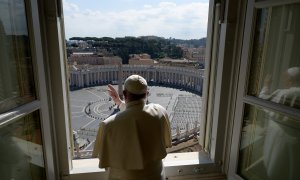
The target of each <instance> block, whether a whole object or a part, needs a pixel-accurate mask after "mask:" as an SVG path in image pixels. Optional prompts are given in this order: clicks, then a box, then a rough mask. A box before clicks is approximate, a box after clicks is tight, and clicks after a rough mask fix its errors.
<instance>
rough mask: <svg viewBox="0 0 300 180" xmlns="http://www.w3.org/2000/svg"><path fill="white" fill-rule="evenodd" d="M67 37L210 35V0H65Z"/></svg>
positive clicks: (188, 37) (195, 36) (177, 36)
mask: <svg viewBox="0 0 300 180" xmlns="http://www.w3.org/2000/svg"><path fill="white" fill-rule="evenodd" d="M63 2H64V15H65V29H66V36H67V38H70V37H74V36H79V37H86V36H91V37H104V36H106V37H124V36H143V35H155V36H161V37H165V38H169V37H172V38H180V39H199V38H202V37H205V36H206V28H207V18H208V17H207V15H208V0H172V1H161V0H64V1H63Z"/></svg>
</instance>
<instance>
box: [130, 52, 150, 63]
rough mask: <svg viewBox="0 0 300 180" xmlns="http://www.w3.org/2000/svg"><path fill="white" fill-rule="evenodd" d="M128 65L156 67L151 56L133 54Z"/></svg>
mask: <svg viewBox="0 0 300 180" xmlns="http://www.w3.org/2000/svg"><path fill="white" fill-rule="evenodd" d="M128 63H129V64H131V65H154V60H153V59H151V56H150V55H149V54H132V55H130V56H129V61H128Z"/></svg>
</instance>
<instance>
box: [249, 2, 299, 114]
mask: <svg viewBox="0 0 300 180" xmlns="http://www.w3.org/2000/svg"><path fill="white" fill-rule="evenodd" d="M256 18H257V19H256V28H255V34H254V41H253V52H252V61H251V62H252V64H251V73H250V79H249V89H248V94H250V95H253V96H257V97H260V98H263V99H266V100H270V101H273V102H276V103H280V104H285V105H287V106H292V107H295V108H298V109H300V51H299V47H300V33H299V32H300V24H299V21H300V3H298V4H293V5H285V6H278V7H272V8H265V9H260V10H258V11H257V17H256Z"/></svg>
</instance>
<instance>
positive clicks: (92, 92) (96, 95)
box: [86, 89, 103, 98]
mask: <svg viewBox="0 0 300 180" xmlns="http://www.w3.org/2000/svg"><path fill="white" fill-rule="evenodd" d="M86 91H87V92H89V93H91V94H93V95H95V96H97V97H98V98H103V97H101V96H99V95H98V94H96V93H94V92H92V91H90V90H88V89H86Z"/></svg>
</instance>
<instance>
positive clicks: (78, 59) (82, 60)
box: [68, 52, 122, 65]
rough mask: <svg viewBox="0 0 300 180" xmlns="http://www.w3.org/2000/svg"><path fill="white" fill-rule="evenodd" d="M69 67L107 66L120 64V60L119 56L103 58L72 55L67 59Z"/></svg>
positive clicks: (100, 56) (91, 55) (80, 54)
mask: <svg viewBox="0 0 300 180" xmlns="http://www.w3.org/2000/svg"><path fill="white" fill-rule="evenodd" d="M68 63H69V65H73V64H75V63H76V64H78V65H83V64H89V65H109V64H111V65H112V64H120V63H122V58H120V57H119V56H103V55H100V54H96V53H86V52H84V53H73V54H71V55H70V57H69V58H68Z"/></svg>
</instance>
